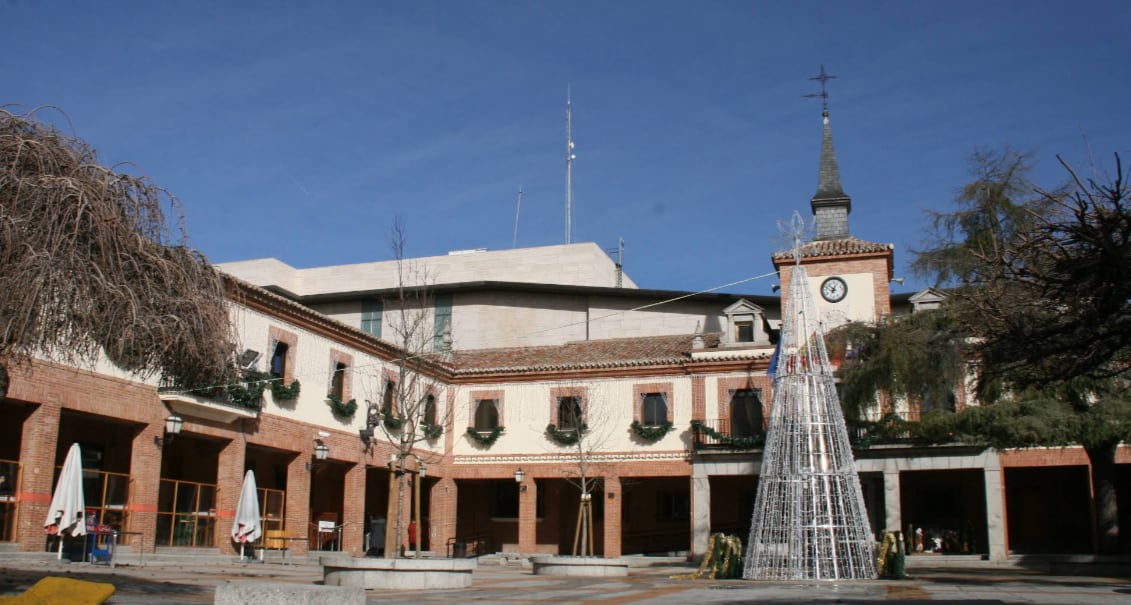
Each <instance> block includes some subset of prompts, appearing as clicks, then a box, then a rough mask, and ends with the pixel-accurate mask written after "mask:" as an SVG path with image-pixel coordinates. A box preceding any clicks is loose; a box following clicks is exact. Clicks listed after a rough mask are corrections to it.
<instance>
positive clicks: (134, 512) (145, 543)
mask: <svg viewBox="0 0 1131 605" xmlns="http://www.w3.org/2000/svg"><path fill="white" fill-rule="evenodd" d="M155 409H157V410H158V411H162V412H163V411H164V409H161V408H155ZM164 435H165V418H164V416H162V417H159V418H158V417H155V418H154V419H153V420H150V422H149V424H148V425H146V426H145V427H144V428H143V429H142V430H140V431H138V433H137V435H135V436H134V439H133V443H132V444H131V446H130V478H131V480H132V482H131V483H130V497H129V503H130V511H129V512H130V520H129V527H128V530H129V531H131V532H140V533H141V534H142V535H140V536H129V538H130V546H131V547H132V548H133V550H134V552H142V549H143V547H144V551H145V552H154V551H156V550H157V512H158V511H157V497H158V494H159V493H160V491H161V460H162V457H163V456H164V451H163V450H161V449H160V448H158V447H157V443H156V442H155V441H154V437H160V438H166V437H164ZM166 439H167V438H166Z"/></svg>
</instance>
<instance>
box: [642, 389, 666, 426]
mask: <svg viewBox="0 0 1131 605" xmlns="http://www.w3.org/2000/svg"><path fill="white" fill-rule="evenodd" d="M640 411H641V414H640V423H641V424H643V425H644V426H660V425H662V424H664V423H665V422H667V421H668V401H667V397H665V396H664V394H663V393H644V401H643V403H642V407H641V409H640Z"/></svg>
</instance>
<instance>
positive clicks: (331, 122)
mask: <svg viewBox="0 0 1131 605" xmlns="http://www.w3.org/2000/svg"><path fill="white" fill-rule="evenodd" d="M0 5H2V6H0V8H2V14H3V17H2V18H0V68H2V71H0V73H3V74H4V78H3V85H2V86H0V104H3V105H10V104H16V105H18V106H22V107H23V108H24V109H27V108H32V107H38V106H44V105H49V106H55V107H58V108H60V109H61V110H62V111H63V112H65V114H66V118H65V120H69V124H70V125H68V126H66V128H67V129H68V130H72V131H73V132H74V134H76V135H78V136H80V137H82V138H84V139H86V140H87V141H89V142H90V143H91V144H92V145H93V146H94V147H95V148H97V149H98V150H99V151H100V154H101V159H102V161H103V162H104V163H107V164H115V163H118V162H132V163H133V164H135V165H136V168H134V169H133V170H134V171H135V172H140V173H143V174H145V175H147V176H149V177H150V178H152V179H153V180H154V181H155V182H156V183H158V184H159V185H161V186H163V187H165V188H167V189H169V190H170V191H171V192H172V193H173V194H175V195H176V196H177V197H178V198H179V200H180V201H181V203H182V204H183V206H184V210H185V214H186V217H187V227H188V231H189V236H190V241H189V243H190V245H192V246H193V247H196V248H198V249H200V250H201V251H203V252H204V253H205V254H206V255H207V256H208V257H209V258H210V259H211V260H212V261H214V262H224V261H231V260H241V259H249V258H261V257H269V256H273V257H277V258H280V259H282V260H283V261H285V262H287V263H290V264H292V265H295V266H297V267H308V266H318V265H328V264H340V263H351V262H362V261H368V260H383V259H387V258H389V257H390V254H391V253H390V250H389V245H388V238H387V234H388V229H389V225H390V223H391V219H392V217H394V216H396V215H400V216H401V217H403V220H404V222H405V224H406V227H407V233H408V253H409V254H410V255H412V256H423V255H433V254H444V253H446V252H447V251H449V250H458V249H466V248H488V249H502V248H510V247H512V243H513V242H514V228H515V214H516V192H517V190H518V188H519V187H520V186H521V187H522V189H523V191H524V195H523V200H522V208H521V214H520V217H519V227H518V236H517V243H518V245H519V246H538V245H549V244H557V243H562V242H563V241H564V239H565V209H564V208H565V166H564V145H565V141H564V136H565V135H564V106H565V100H566V90H567V86H568V87H569V88H570V89H571V91H572V99H573V118H574V120H573V132H574V140H575V141H576V144H577V148H576V153H577V160H576V161H575V162H574V165H573V166H574V171H573V174H574V188H573V191H574V214H573V240H574V241H575V242H576V241H593V242H596V243H598V244H599V245H601V246H602V247H603V248H607V249H613V248H615V247H616V245H617V241H618V239H619V238H624V240H625V268H626V271H627V272H628V274H629V275H630V276H632V277H633V278H634V279H635V280H636V282H637V283H638V284H639V285H641V286H642V287H648V288H661V289H673V290H699V289H706V288H711V287H715V286H718V285H720V284H724V283H729V282H732V281H735V280H740V279H743V278H746V277H750V276H755V275H760V274H764V273H766V272H768V271H770V270H771V269H772V265H771V263H770V261H769V255H770V253H771V252H772V251H773V250H775V249H778V248H780V247H782V240H781V236H780V233H779V227H778V225H779V223H781V222H786V221H788V220H789V218H790V215H791V213H792V212H793V211H795V210H796V211H800V212H801V213H803V215H804V216H806V217H809V212H810V211H809V199H810V197H812V195H813V193H814V192H815V191H816V185H817V161H818V154H819V151H820V137H821V107H820V102H819V100H816V99H812V98H804V97H803V95H805V94H807V93H813V92H817V91H819V86H818V85H817V83H816V82H812V81H810V80H809V79H808V78H809V77H811V76H813V75H815V74H816V73H817V72H818V70H819V68H820V66H821V65H822V64H824V65H825V66H826V68H827V70H828V72H829V73H831V74H834V75H836V76H838V79H836V80H832V81H831V82H830V83H829V109H830V112H831V116H832V127H833V135H834V139H835V142H836V148H837V154H838V157H839V160H840V171H841V178H842V182H843V185H844V189H845V191H846V192H847V193H848V194H849V195H850V196H852V199H853V211H852V214H851V217H850V221H851V230H852V233H853V235H855V236H857V237H860V238H862V239H867V240H871V241H877V242H891V243H894V244H895V246H896V263H897V264H896V274H897V275H900V276H906V277H908V278H909V279H908V282H907V284H906V286H905V287H897V288H896V290H897V291H909V290H913V289H916V288H917V287H919V286H921V285H922V282H921V281H920V280H916V279H913V278H912V276H911V275H909V274H908V271H907V269H906V265H907V263H908V261H909V260H910V258H911V254H910V250H911V249H913V248H915V247H916V246H917V245H918V243H919V242H920V241H921V239H922V237H923V234H924V229H925V227H926V224H927V217H926V214H925V213H924V210H925V209H928V208H933V209H940V210H945V209H947V208H949V207H950V204H951V200H952V199H953V197H954V192H955V190H956V189H957V188H958V187H959V186H960V185H961V184H962V183H963V182H965V181H966V180H967V179H968V171H967V159H968V157H969V154H970V152H971V151H973V150H975V149H978V148H1001V147H1002V146H1005V145H1010V146H1012V147H1014V148H1017V149H1022V150H1031V151H1032V152H1033V153H1034V154H1035V155H1034V159H1035V161H1036V163H1037V172H1036V175H1035V176H1036V178H1037V180H1038V181H1040V182H1042V183H1047V184H1050V185H1051V184H1054V183H1056V182H1058V181H1059V180H1061V179H1062V178H1063V177H1064V172H1063V170H1062V169H1060V168H1059V166H1058V165H1057V164H1056V160H1055V157H1054V156H1055V154H1062V155H1064V156H1065V157H1066V158H1067V159H1069V160H1070V161H1072V162H1074V163H1076V164H1077V165H1078V166H1080V167H1081V168H1082V169H1084V170H1085V171H1087V167H1088V163H1089V154H1092V155H1093V156H1094V157H1095V158H1096V160H1097V161H1098V162H1099V163H1100V164H1101V165H1102V166H1104V167H1107V168H1110V167H1111V166H1112V161H1111V160H1112V153H1113V152H1123V153H1124V157H1125V158H1127V161H1129V162H1131V153H1127V152H1128V151H1129V150H1131V142H1129V141H1128V137H1127V134H1128V128H1127V121H1126V118H1125V117H1124V115H1123V113H1124V112H1125V110H1126V106H1127V101H1128V99H1131V78H1128V77H1127V76H1128V72H1127V67H1126V65H1127V58H1128V57H1129V56H1131V37H1129V36H1127V35H1126V24H1127V23H1128V17H1131V3H1127V2H1073V3H1069V2H1047V1H1027V2H1012V1H1010V2H980V1H979V2H966V1H955V2H885V1H879V2H866V3H864V2H860V3H858V2H846V3H842V2H836V3H834V2H788V3H768V2H746V1H742V2H724V1H717V2H664V1H648V2H644V1H613V2H609V1H600V2H594V1H588V0H571V1H569V2H518V1H511V0H506V1H504V0H499V1H493V2H488V1H483V0H479V1H473V2H457V1H455V0H450V1H446V2H432V1H427V0H422V1H414V2H356V3H353V2H324V3H315V2H300V1H284V2H239V3H237V2H207V1H201V2H140V1H137V2H135V1H111V2H89V3H80V2H74V3H59V2H50V1H46V0H6V1H3V0H0ZM9 110H12V108H11V107H9ZM42 117H43V118H45V119H48V120H50V121H54V122H59V121H60V120H64V118H61V117H60V116H59V114H57V113H56V114H51V113H44V114H42ZM775 281H776V280H774V279H772V278H766V279H761V280H758V281H754V282H749V283H746V284H744V285H742V286H736V287H732V288H727V291H732V292H742V293H757V294H768V293H769V292H770V286H771V285H772V284H773V283H774V282H775Z"/></svg>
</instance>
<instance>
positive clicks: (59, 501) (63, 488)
mask: <svg viewBox="0 0 1131 605" xmlns="http://www.w3.org/2000/svg"><path fill="white" fill-rule="evenodd" d="M85 508H86V499H85V498H84V497H83V493H82V451H81V450H80V449H79V444H77V443H74V444H71V449H70V451H68V452H67V459H66V460H65V461H64V462H63V472H62V473H60V474H59V482H58V483H56V484H55V493H54V494H52V495H51V506H50V508H48V509H47V521H46V522H44V524H43V527H44V529H45V530H47V533H49V534H58V535H59V555H58V558H59V559H62V558H63V533H64V532H66V531H70V532H71V536H85V535H86V521H85V520H84V519H83V512H84V509H85Z"/></svg>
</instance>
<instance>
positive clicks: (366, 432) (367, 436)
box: [357, 428, 373, 447]
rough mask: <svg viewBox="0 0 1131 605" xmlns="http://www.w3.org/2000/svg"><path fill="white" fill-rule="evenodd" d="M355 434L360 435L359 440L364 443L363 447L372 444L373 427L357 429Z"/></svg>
mask: <svg viewBox="0 0 1131 605" xmlns="http://www.w3.org/2000/svg"><path fill="white" fill-rule="evenodd" d="M357 435H358V436H359V437H361V442H362V443H364V444H365V447H369V446H370V445H373V429H371V428H368V429H358V431H357Z"/></svg>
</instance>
